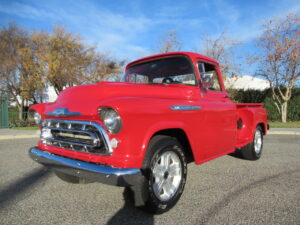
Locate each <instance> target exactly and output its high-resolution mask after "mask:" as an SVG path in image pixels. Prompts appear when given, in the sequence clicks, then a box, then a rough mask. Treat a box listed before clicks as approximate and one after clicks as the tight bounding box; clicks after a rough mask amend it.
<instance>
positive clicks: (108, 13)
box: [0, 0, 300, 62]
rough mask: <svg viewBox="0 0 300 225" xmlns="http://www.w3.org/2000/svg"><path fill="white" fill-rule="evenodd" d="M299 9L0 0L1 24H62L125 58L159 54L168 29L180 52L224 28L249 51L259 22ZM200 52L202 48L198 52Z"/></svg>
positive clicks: (199, 1) (209, 0)
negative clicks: (174, 35)
mask: <svg viewBox="0 0 300 225" xmlns="http://www.w3.org/2000/svg"><path fill="white" fill-rule="evenodd" d="M288 13H300V1H299V0H266V1H264V0H261V1H260V0H250V1H248V0H241V1H237V0H235V1H234V0H224V1H220V0H151V1H146V0H131V1H129V0H128V1H126V0H110V1H109V0H85V1H83V0H73V1H70V0H66V1H63V0H52V1H51V0H48V1H43V0H0V26H6V25H8V24H9V23H10V22H14V23H16V24H18V25H20V26H21V27H23V28H25V29H29V30H44V31H48V32H52V31H53V27H54V25H56V24H57V25H61V26H65V27H66V29H67V30H68V31H71V32H73V33H76V34H80V35H81V37H82V38H83V39H84V41H85V42H86V44H88V45H96V46H97V50H98V51H99V52H106V53H109V54H110V55H111V57H113V58H116V59H118V60H124V59H125V60H126V61H127V62H129V61H132V60H135V59H137V58H140V57H144V56H147V55H151V54H154V53H157V51H158V49H159V42H160V40H161V39H162V37H163V36H164V34H165V33H166V32H167V31H168V30H175V31H176V32H177V37H178V40H179V41H180V42H181V43H182V50H183V51H192V52H194V51H199V50H200V51H201V48H200V46H201V37H203V35H209V36H212V37H217V36H218V35H220V33H222V32H224V31H225V32H226V33H227V36H229V37H230V38H232V39H235V40H237V41H240V42H242V43H243V45H242V46H240V47H239V48H238V49H236V51H237V53H238V55H248V54H251V52H253V49H254V41H255V39H256V38H257V37H259V35H260V34H261V32H262V29H261V25H262V23H263V22H265V21H267V20H270V19H271V18H274V17H277V18H278V17H283V16H284V15H286V14H288ZM200 53H201V52H200Z"/></svg>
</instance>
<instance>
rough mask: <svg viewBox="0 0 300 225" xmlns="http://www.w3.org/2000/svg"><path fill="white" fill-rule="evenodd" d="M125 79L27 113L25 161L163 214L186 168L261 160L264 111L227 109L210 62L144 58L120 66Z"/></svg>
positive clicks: (78, 90)
mask: <svg viewBox="0 0 300 225" xmlns="http://www.w3.org/2000/svg"><path fill="white" fill-rule="evenodd" d="M124 80H125V82H101V83H99V84H94V85H82V86H77V87H70V88H68V89H66V90H64V91H63V92H61V93H60V95H59V97H58V99H57V100H56V102H54V103H45V104H38V105H34V106H32V107H31V110H34V111H35V120H36V123H37V124H38V125H39V126H40V129H41V136H40V141H39V143H38V146H37V147H33V148H31V149H30V150H29V154H30V156H31V158H32V159H33V160H35V161H37V162H39V163H41V164H43V165H45V166H47V167H50V168H51V169H53V171H54V172H55V173H56V175H57V176H58V177H60V178H61V179H62V180H65V181H68V182H73V183H79V182H85V183H89V182H101V183H106V184H112V185H117V186H130V187H131V188H133V189H134V190H136V191H137V192H139V196H141V199H142V202H143V204H145V206H146V209H148V210H150V211H152V212H154V213H162V212H165V211H167V210H169V209H170V208H172V207H173V206H174V205H175V204H176V202H177V201H178V200H179V198H180V196H181V194H182V192H183V189H184V186H185V182H186V177H187V162H195V163H196V164H201V163H204V162H206V161H209V160H212V159H214V158H217V157H220V156H223V155H226V154H229V153H232V152H235V151H240V153H241V155H242V156H243V157H244V158H245V159H250V160H257V159H259V158H260V157H261V154H262V148H263V135H265V134H266V132H267V113H266V110H265V109H263V108H262V104H235V103H233V102H231V100H230V98H229V96H228V93H227V92H226V90H225V88H224V84H223V80H222V76H221V73H220V68H219V65H218V63H217V62H216V61H214V60H212V59H210V58H208V57H205V56H202V55H199V54H195V53H189V52H174V53H166V54H160V55H154V56H149V57H146V58H142V59H139V60H136V61H134V62H132V63H130V64H128V65H127V67H126V73H125V79H124Z"/></svg>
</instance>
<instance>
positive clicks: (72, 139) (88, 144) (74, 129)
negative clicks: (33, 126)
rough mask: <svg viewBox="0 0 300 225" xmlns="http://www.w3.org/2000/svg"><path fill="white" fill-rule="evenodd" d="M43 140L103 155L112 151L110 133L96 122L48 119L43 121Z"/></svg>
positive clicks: (56, 145)
mask: <svg viewBox="0 0 300 225" xmlns="http://www.w3.org/2000/svg"><path fill="white" fill-rule="evenodd" d="M41 141H42V142H43V143H44V144H46V145H51V146H55V147H59V148H64V149H69V150H74V151H80V152H88V153H93V154H102V155H110V154H111V153H112V148H111V146H110V141H109V138H108V135H107V134H106V132H105V130H104V129H103V128H102V126H101V125H100V124H98V123H95V122H88V121H73V120H53V119H47V120H45V121H44V122H43V128H42V132H41Z"/></svg>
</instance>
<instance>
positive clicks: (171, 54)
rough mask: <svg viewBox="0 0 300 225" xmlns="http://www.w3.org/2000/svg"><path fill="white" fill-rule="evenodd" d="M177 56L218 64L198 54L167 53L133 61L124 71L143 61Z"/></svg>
mask: <svg viewBox="0 0 300 225" xmlns="http://www.w3.org/2000/svg"><path fill="white" fill-rule="evenodd" d="M178 55H179V56H180V55H182V56H187V57H189V58H191V59H192V60H203V61H207V62H211V63H213V64H216V65H218V64H219V63H218V62H217V61H216V60H214V59H212V58H209V57H207V56H204V55H200V54H198V53H194V52H168V53H163V54H156V55H151V56H147V57H144V58H141V59H138V60H135V61H133V62H131V63H129V64H128V65H127V66H126V70H127V69H128V68H129V67H131V66H133V65H135V64H139V63H141V62H144V61H149V60H153V59H158V58H163V57H168V56H178Z"/></svg>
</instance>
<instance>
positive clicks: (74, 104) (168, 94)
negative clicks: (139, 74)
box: [45, 82, 199, 116]
mask: <svg viewBox="0 0 300 225" xmlns="http://www.w3.org/2000/svg"><path fill="white" fill-rule="evenodd" d="M196 90H198V88H197V87H194V86H184V85H148V84H134V83H121V82H101V83H98V84H91V85H81V86H76V87H70V88H68V89H66V90H64V91H62V92H61V93H60V95H59V97H58V99H57V100H56V102H54V103H51V104H48V105H47V106H46V110H45V112H46V113H47V112H52V111H53V110H55V109H56V108H59V107H66V108H68V109H69V111H72V112H81V114H82V115H89V116H90V115H91V114H95V113H96V112H97V109H98V108H99V106H101V105H103V104H105V101H107V100H110V101H111V100H113V99H114V98H118V99H119V98H152V99H155V98H159V99H188V100H193V99H196V97H197V96H196V95H197V94H199V93H198V92H197V91H196Z"/></svg>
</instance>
